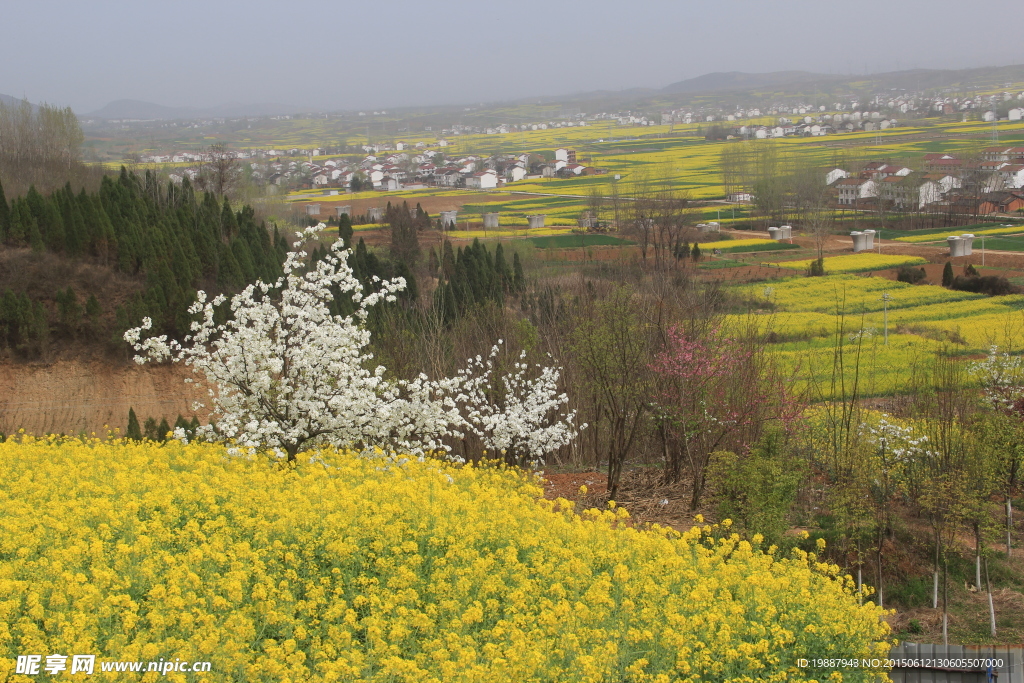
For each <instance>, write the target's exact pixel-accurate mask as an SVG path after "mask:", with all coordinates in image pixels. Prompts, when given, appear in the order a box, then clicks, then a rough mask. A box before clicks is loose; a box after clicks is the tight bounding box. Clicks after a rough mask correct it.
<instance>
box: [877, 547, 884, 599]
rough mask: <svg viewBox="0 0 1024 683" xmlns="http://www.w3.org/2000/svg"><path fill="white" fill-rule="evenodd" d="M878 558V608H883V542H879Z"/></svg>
mask: <svg viewBox="0 0 1024 683" xmlns="http://www.w3.org/2000/svg"><path fill="white" fill-rule="evenodd" d="M876 557H877V558H878V606H879V607H882V606H883V604H882V541H881V539H879V541H878V551H877V553H876Z"/></svg>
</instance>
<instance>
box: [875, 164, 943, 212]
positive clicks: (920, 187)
mask: <svg viewBox="0 0 1024 683" xmlns="http://www.w3.org/2000/svg"><path fill="white" fill-rule="evenodd" d="M879 198H880V199H884V200H887V201H890V202H892V203H893V205H894V206H896V207H897V208H899V209H903V210H912V209H921V208H923V207H924V206H925V205H926V204H932V203H934V202H937V201H939V200H940V199H942V190H941V189H940V188H939V184H938V183H936V182H935V181H933V180H928V179H927V178H925V177H924V176H923V174H920V173H913V174H910V175H905V176H896V175H893V176H887V177H885V178H882V180H881V181H880V183H879Z"/></svg>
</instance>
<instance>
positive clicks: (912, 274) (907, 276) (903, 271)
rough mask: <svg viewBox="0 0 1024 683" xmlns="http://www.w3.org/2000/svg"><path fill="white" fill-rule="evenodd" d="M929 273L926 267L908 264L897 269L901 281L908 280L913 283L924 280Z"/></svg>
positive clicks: (907, 281) (897, 276)
mask: <svg viewBox="0 0 1024 683" xmlns="http://www.w3.org/2000/svg"><path fill="white" fill-rule="evenodd" d="M926 275H927V273H925V271H924V268H911V267H910V266H908V265H902V266H900V267H899V270H897V271H896V279H897V280H899V281H900V282H906V283H908V284H911V285H916V284H917V283H918V282H920V281H921V280H923V279H924V278H925V276H926Z"/></svg>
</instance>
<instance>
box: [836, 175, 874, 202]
mask: <svg viewBox="0 0 1024 683" xmlns="http://www.w3.org/2000/svg"><path fill="white" fill-rule="evenodd" d="M835 187H836V188H837V189H838V190H839V200H838V201H839V203H840V204H842V205H846V206H849V205H852V204H856V203H857V200H859V199H867V198H868V197H877V196H878V184H877V183H876V182H875V181H874V180H868V179H866V178H843V179H842V180H837V181H836V183H835Z"/></svg>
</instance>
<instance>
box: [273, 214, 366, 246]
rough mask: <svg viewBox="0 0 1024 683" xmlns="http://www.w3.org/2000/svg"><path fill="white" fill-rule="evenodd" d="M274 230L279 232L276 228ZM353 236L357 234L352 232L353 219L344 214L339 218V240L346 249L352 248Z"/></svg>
mask: <svg viewBox="0 0 1024 683" xmlns="http://www.w3.org/2000/svg"><path fill="white" fill-rule="evenodd" d="M274 229H275V230H277V228H276V227H275V228H274ZM353 234H355V233H354V232H353V231H352V219H351V218H349V217H348V214H347V213H344V214H342V215H341V216H339V217H338V239H340V240H341V242H342V244H344V245H345V248H346V249H351V248H352V235H353Z"/></svg>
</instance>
